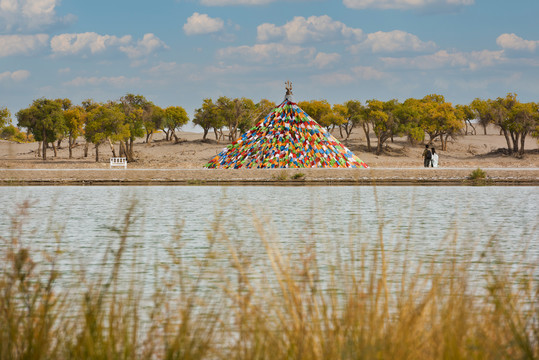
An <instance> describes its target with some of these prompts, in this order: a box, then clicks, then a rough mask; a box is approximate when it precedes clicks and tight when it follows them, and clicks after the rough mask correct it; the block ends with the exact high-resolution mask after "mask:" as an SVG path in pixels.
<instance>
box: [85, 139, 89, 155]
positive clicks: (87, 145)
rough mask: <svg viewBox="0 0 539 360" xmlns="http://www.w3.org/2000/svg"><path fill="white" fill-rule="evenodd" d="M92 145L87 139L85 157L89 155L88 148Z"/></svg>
mask: <svg viewBox="0 0 539 360" xmlns="http://www.w3.org/2000/svg"><path fill="white" fill-rule="evenodd" d="M89 147H90V143H89V142H88V141H86V143H85V144H84V157H85V158H87V157H88V148H89Z"/></svg>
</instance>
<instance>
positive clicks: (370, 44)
mask: <svg viewBox="0 0 539 360" xmlns="http://www.w3.org/2000/svg"><path fill="white" fill-rule="evenodd" d="M435 48H436V44H435V43H434V42H432V41H427V42H425V41H421V40H420V39H419V38H418V37H417V36H416V35H413V34H410V33H407V32H405V31H402V30H394V31H389V32H383V31H377V32H375V33H371V34H368V35H367V38H366V39H365V40H364V41H362V42H360V43H359V44H357V45H352V46H350V47H349V48H348V50H349V51H351V52H352V53H357V52H359V51H360V50H361V49H370V50H371V51H372V52H375V53H377V52H396V51H428V50H434V49H435Z"/></svg>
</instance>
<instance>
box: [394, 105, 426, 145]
mask: <svg viewBox="0 0 539 360" xmlns="http://www.w3.org/2000/svg"><path fill="white" fill-rule="evenodd" d="M423 111H424V106H423V103H422V101H421V100H418V99H414V98H409V99H406V100H405V101H404V102H403V103H402V104H399V106H397V108H396V109H395V116H397V118H398V119H399V128H400V131H401V132H402V133H403V134H405V135H406V137H407V138H408V141H409V142H410V144H411V145H415V144H417V143H418V142H421V141H423V140H425V130H424V129H423V128H422V126H421V119H422V116H423Z"/></svg>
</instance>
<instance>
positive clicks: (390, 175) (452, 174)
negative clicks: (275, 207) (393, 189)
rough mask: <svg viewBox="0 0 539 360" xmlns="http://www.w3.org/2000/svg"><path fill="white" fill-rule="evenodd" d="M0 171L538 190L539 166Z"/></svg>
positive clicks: (131, 181) (83, 181)
mask: <svg viewBox="0 0 539 360" xmlns="http://www.w3.org/2000/svg"><path fill="white" fill-rule="evenodd" d="M474 170H475V168H435V169H433V168H368V169H326V168H293V169H291V168H289V169H136V168H135V169H127V170H125V169H13V168H11V169H9V168H8V169H0V186H44V185H50V186H56V185H64V186H73V185H78V186H111V185H117V186H140V185H145V186H164V185H170V186H192V185H207V186H215V185H223V186H238V185H242V186H252V185H257V186H260V185H261V186H264V185H270V186H275V185H282V186H323V185H346V186H353V185H357V186H371V185H380V186H392V185H394V186H410V185H416V186H436V185H437V186H455V185H462V186H470V185H487V186H500V185H503V186H539V168H508V169H504V168H482V170H483V171H485V173H486V175H487V177H486V178H485V179H478V180H470V179H469V175H470V174H471V172H472V171H474Z"/></svg>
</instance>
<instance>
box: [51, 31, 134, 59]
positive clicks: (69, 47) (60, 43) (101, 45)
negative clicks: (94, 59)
mask: <svg viewBox="0 0 539 360" xmlns="http://www.w3.org/2000/svg"><path fill="white" fill-rule="evenodd" d="M129 42H131V36H129V35H126V36H123V37H121V38H119V37H116V36H113V35H99V34H96V33H94V32H86V33H79V34H61V35H56V36H54V37H53V38H52V39H51V49H52V52H53V53H54V54H57V55H76V54H80V53H86V52H88V51H90V52H91V53H92V54H95V53H99V52H103V51H105V50H106V49H107V48H109V47H111V46H121V45H126V44H128V43H129Z"/></svg>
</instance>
